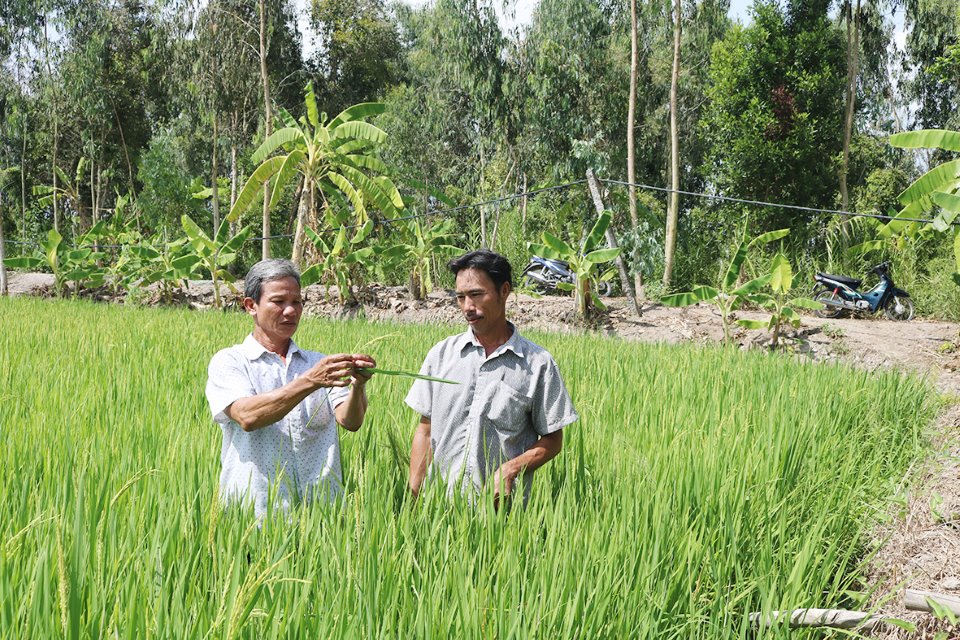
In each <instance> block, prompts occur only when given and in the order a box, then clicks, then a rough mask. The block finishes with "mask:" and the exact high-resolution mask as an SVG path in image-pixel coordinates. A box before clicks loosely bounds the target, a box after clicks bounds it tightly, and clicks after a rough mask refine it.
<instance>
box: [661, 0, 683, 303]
mask: <svg viewBox="0 0 960 640" xmlns="http://www.w3.org/2000/svg"><path fill="white" fill-rule="evenodd" d="M674 4H675V14H674V22H673V72H672V73H671V76H670V199H669V200H670V203H669V205H668V206H667V229H666V238H665V241H664V245H665V246H664V251H663V254H664V261H663V288H664V289H665V290H668V291H669V289H670V279H671V277H672V275H673V261H674V254H675V252H676V247H677V218H678V216H679V209H680V194H679V193H677V192H678V191H679V190H680V134H679V132H678V129H677V88H678V85H679V81H680V35H681V18H682V13H681V9H682V6H681V1H680V0H674Z"/></svg>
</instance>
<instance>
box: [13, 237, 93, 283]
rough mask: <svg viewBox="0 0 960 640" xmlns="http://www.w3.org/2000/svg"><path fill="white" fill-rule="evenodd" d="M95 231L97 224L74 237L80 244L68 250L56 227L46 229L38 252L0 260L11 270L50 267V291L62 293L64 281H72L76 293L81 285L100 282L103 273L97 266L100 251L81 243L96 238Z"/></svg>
mask: <svg viewBox="0 0 960 640" xmlns="http://www.w3.org/2000/svg"><path fill="white" fill-rule="evenodd" d="M99 232H100V225H96V226H94V227H93V228H92V229H90V231H88V232H87V233H85V234H83V235H81V236H79V237H78V238H77V242H78V245H81V246H79V247H78V248H76V249H70V248H69V247H67V246H66V245H64V244H63V236H61V235H60V233H59V232H58V231H57V230H56V229H50V231H48V232H47V237H46V238H44V239H43V241H41V243H40V249H41V253H40V255H35V256H21V257H17V258H7V259H6V260H4V261H3V263H4V265H5V266H7V267H10V268H11V269H37V268H40V267H46V268H47V269H50V272H51V273H53V290H54V294H55V295H56V296H57V297H60V296H62V295H63V292H64V289H65V287H66V284H67V283H68V282H73V283H74V293H78V292H79V291H80V290H81V289H82V288H83V287H84V286H94V287H97V286H100V285H101V284H103V279H104V275H105V272H104V269H103V268H102V267H100V266H98V262H100V261H101V260H102V259H103V257H104V254H103V253H102V252H99V251H94V250H93V249H91V248H90V247H86V246H82V245H84V244H86V243H87V242H91V241H93V240H95V239H96V238H98V237H99Z"/></svg>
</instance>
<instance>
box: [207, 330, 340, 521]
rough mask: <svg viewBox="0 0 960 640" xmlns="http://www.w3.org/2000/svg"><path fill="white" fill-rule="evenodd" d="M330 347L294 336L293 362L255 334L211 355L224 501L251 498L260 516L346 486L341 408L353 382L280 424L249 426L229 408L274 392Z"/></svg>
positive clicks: (317, 394)
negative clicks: (311, 347)
mask: <svg viewBox="0 0 960 640" xmlns="http://www.w3.org/2000/svg"><path fill="white" fill-rule="evenodd" d="M323 357H324V354H322V353H317V352H315V351H304V350H301V349H300V348H298V347H297V345H296V344H295V343H294V342H293V341H292V340H291V341H290V347H289V349H288V351H287V358H286V362H284V361H283V360H282V359H281V358H280V356H278V355H277V354H275V353H273V352H271V351H269V350H268V349H266V348H265V347H264V346H263V345H261V344H260V343H259V342H257V341H256V340H255V339H254V337H253V335H252V334H251V335H248V336H247V337H246V339H245V340H244V341H243V343H242V344H238V345H234V346H232V347H229V348H227V349H223V350H222V351H219V352H218V353H217V354H216V355H214V356H213V358H212V359H211V360H210V367H209V369H208V377H207V401H208V402H209V403H210V411H211V412H212V413H213V419H214V421H215V422H216V423H217V424H219V425H220V428H221V429H222V431H223V447H222V449H221V451H220V462H221V472H220V497H221V500H222V501H224V503H229V502H232V501H236V500H250V501H252V503H253V505H254V511H255V513H256V515H257V517H262V516H263V515H264V513H266V510H267V501H268V496H269V495H271V493H273V494H275V495H276V497H277V502H276V503H275V504H274V506H275V507H282V508H288V507H289V506H290V505H291V504H294V503H296V502H298V501H310V500H312V499H314V498H316V497H317V496H316V495H315V494H317V493H319V494H320V496H321V497H325V498H327V499H333V498H335V497H336V496H337V495H338V494H339V493H340V491H341V482H342V477H341V471H340V439H339V434H338V432H337V421H336V418H335V417H334V413H333V411H334V409H335V408H336V407H337V406H338V405H339V404H341V403H342V402H344V401H345V400H346V399H347V396H348V395H349V393H350V390H349V387H343V388H341V387H337V388H324V389H318V390H317V391H314V392H313V393H312V394H310V395H309V396H307V398H305V399H304V400H303V401H302V402H300V404H298V405H297V406H296V407H295V408H294V409H293V410H292V411H291V412H290V413H288V414H287V415H286V416H285V417H283V418H282V419H281V420H280V421H278V422H275V423H274V424H272V425H269V426H266V427H263V428H261V429H257V430H256V431H250V432H247V431H244V430H243V429H242V428H241V427H240V425H239V424H237V423H236V422H234V421H233V420H231V419H230V418H229V417H228V416H227V414H226V413H225V411H226V409H227V407H229V406H230V405H231V404H233V403H234V402H235V401H237V400H239V399H240V398H247V397H250V396H254V395H257V394H260V393H266V392H268V391H274V390H275V389H278V388H279V387H282V386H283V385H285V384H288V383H289V382H291V381H292V380H294V379H295V378H297V377H299V376H301V375H303V374H304V373H305V372H306V371H307V370H308V369H310V368H311V367H312V366H313V365H315V364H316V363H317V362H318V361H319V360H320V359H322V358H323Z"/></svg>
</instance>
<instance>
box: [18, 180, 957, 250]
mask: <svg viewBox="0 0 960 640" xmlns="http://www.w3.org/2000/svg"><path fill="white" fill-rule="evenodd" d="M599 181H600V182H603V183H604V184H612V185H619V186H624V187H636V188H639V189H644V190H647V191H658V192H661V193H678V194H680V195H685V196H691V197H695V198H705V199H709V200H719V201H721V202H731V203H736V204H745V205H750V206H755V207H769V208H778V209H788V210H791V211H802V212H804V213H818V214H828V215H841V216H848V217H855V218H873V219H876V220H888V221H889V220H898V221H900V222H918V223H923V224H930V223H933V220H931V219H927V218H901V217H897V216H888V215H882V214H876V213H857V212H854V211H843V210H840V209H819V208H816V207H804V206H801V205H795V204H782V203H777V202H765V201H763V200H747V199H745V198H734V197H731V196H722V195H718V194H712V193H703V192H700V191H684V190H682V189H670V188H667V187H658V186H655V185H650V184H644V183H641V182H627V181H625V180H612V179H604V178H599ZM586 182H587V181H586V180H585V179H581V180H574V181H571V182H564V183H561V184H556V185H551V186H549V187H540V188H537V189H530V190H528V191H523V192H520V193H511V194H509V195H506V196H501V197H499V198H491V199H489V200H482V201H480V202H471V203H468V204H463V205H458V206H455V207H449V208H446V209H434V210H427V211H426V212H424V213H416V214H411V215H408V216H400V217H397V218H371V220H373V221H374V223H378V224H381V225H389V224H391V223H396V222H404V221H407V220H416V219H419V218H429V217H434V216H449V215H451V214H454V213H457V212H459V211H464V210H467V209H474V208H477V207H484V206H487V205H492V204H501V203H504V202H509V201H512V200H517V199H519V198H524V197H527V196H533V195H537V194H540V193H545V192H549V191H559V190H564V189H569V188H571V187H575V186H578V185H581V184H584V183H586ZM951 225H952V226H953V225H960V221H957V222H953V223H951ZM362 226H363V225H361V224H351V225H342V228H344V229H358V228H360V227H362ZM340 228H341V227H333V226H329V227H326V228H324V229H321V230H319V231H317V233H326V232H330V231H338V230H339V229H340ZM292 237H294V236H293V234H292V233H284V234H277V235H270V236H266V237H264V236H258V237H253V238H248V239H247V240H248V241H262V240H274V239H278V238H292ZM5 242H6V243H7V244H14V245H23V246H39V243H37V242H20V241H16V240H5ZM94 246H96V247H97V248H102V249H122V248H123V247H124V246H125V245H117V244H98V245H80V246H78V247H75V248H93V247H94Z"/></svg>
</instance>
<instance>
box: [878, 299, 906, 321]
mask: <svg viewBox="0 0 960 640" xmlns="http://www.w3.org/2000/svg"><path fill="white" fill-rule="evenodd" d="M883 313H884V314H886V316H887V317H888V318H889V319H891V320H893V321H895V322H906V321H907V320H911V319H913V302H911V301H910V298H902V297H900V296H890V297H889V298H888V299H887V303H886V304H885V305H883Z"/></svg>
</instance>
